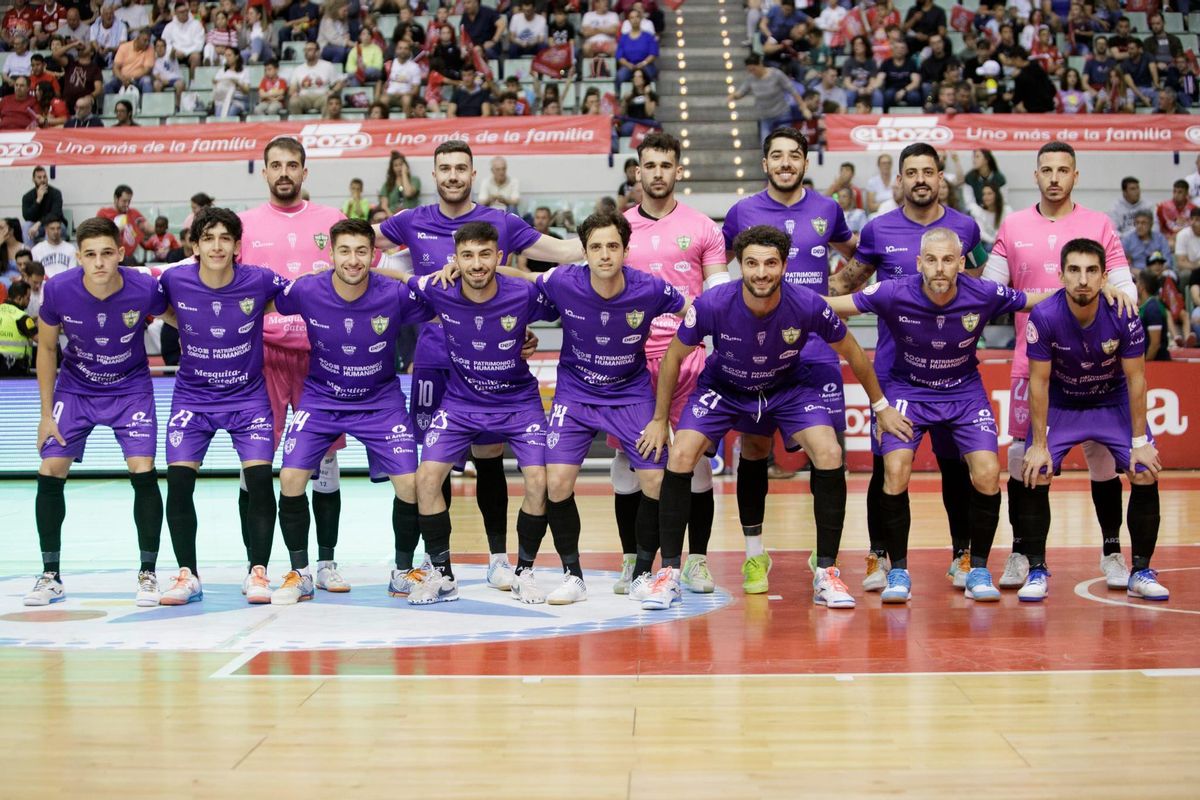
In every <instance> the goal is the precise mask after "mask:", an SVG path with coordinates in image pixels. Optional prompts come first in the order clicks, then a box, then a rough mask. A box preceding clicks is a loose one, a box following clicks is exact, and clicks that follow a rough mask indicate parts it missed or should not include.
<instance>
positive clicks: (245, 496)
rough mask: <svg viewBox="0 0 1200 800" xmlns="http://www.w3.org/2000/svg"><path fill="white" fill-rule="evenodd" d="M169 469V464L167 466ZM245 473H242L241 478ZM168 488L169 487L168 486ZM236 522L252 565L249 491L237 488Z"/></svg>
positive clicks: (273, 495)
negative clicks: (240, 528)
mask: <svg viewBox="0 0 1200 800" xmlns="http://www.w3.org/2000/svg"><path fill="white" fill-rule="evenodd" d="M167 468H168V469H170V466H168V467H167ZM244 479H245V475H244V474H243V480H244ZM168 489H169V487H168ZM271 502H272V503H274V502H275V492H274V490H272V491H271ZM272 516H273V515H272ZM238 522H239V523H240V524H241V527H242V544H243V545H245V547H246V560H247V561H249V562H250V566H252V567H253V566H254V559H253V558H251V557H250V542H251V540H252V539H253V537H252V536H251V535H250V528H251V522H250V492H248V491H246V490H245V489H241V488H239V489H238ZM271 527H272V528H274V527H275V520H274V519H272V520H271Z"/></svg>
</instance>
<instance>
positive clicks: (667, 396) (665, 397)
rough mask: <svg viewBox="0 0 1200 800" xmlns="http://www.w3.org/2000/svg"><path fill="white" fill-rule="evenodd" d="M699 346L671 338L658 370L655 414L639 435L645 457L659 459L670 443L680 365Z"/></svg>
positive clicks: (638, 444)
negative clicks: (673, 401)
mask: <svg viewBox="0 0 1200 800" xmlns="http://www.w3.org/2000/svg"><path fill="white" fill-rule="evenodd" d="M695 349H696V348H695V347H693V346H691V345H686V344H684V343H683V342H681V341H679V337H678V336H676V337H675V338H674V339H672V340H671V346H670V347H668V348H667V353H666V355H664V356H663V360H662V365H661V366H660V367H659V370H658V390H657V393H656V394H655V398H654V417H653V418H652V419H651V420H650V422H649V423H647V425H646V428H645V430H643V431H642V435H641V436H639V437H638V440H637V449H638V452H639V453H641V455H642V457H643V458H653V459H654V460H655V461H657V460H658V457H659V455H660V454H661V453H662V451H663V448H664V447H666V446H667V438H668V437H669V436H670V428H671V421H670V419H669V415H670V412H671V395H672V394H674V393H675V385H676V384H677V383H679V368H680V366H681V365H682V364H683V360H684V359H685V358H687V357H688V355H690V354H691V352H692V351H693V350H695Z"/></svg>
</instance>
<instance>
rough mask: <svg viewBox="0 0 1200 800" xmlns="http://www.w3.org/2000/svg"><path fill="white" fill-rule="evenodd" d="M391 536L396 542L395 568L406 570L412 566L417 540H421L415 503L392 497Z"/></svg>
mask: <svg viewBox="0 0 1200 800" xmlns="http://www.w3.org/2000/svg"><path fill="white" fill-rule="evenodd" d="M392 537H393V538H394V539H395V543H396V569H400V570H404V571H405V572H408V571H409V570H410V569H412V568H413V556H414V555H415V554H416V552H417V542H419V541H420V540H421V529H420V527H419V526H418V525H417V504H416V503H408V502H405V501H404V500H401V499H400V498H399V497H393V498H392Z"/></svg>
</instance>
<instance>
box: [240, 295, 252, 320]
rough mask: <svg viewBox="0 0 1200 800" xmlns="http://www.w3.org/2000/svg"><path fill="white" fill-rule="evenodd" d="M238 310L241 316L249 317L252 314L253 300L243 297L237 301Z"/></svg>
mask: <svg viewBox="0 0 1200 800" xmlns="http://www.w3.org/2000/svg"><path fill="white" fill-rule="evenodd" d="M238 308H240V309H241V310H242V313H243V314H245V315H246V316H250V315H251V314H253V313H254V298H253V297H243V298H242V299H241V300H238Z"/></svg>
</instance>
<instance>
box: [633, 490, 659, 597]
mask: <svg viewBox="0 0 1200 800" xmlns="http://www.w3.org/2000/svg"><path fill="white" fill-rule="evenodd" d="M661 509H662V506H661V504H660V503H659V501H658V500H655V499H653V498H650V497H647V496H646V495H642V502H641V504H640V505H639V506H638V513H637V520H636V522H635V524H636V527H637V550H636V552H637V563H636V564H634V567H633V577H635V578H636V577H638V576H639V575H645V574H646V573H647V572H651V571H653V569H654V559H655V557H656V556H657V555H658V548H659V544H660V538H659V517H660V516H661Z"/></svg>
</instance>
